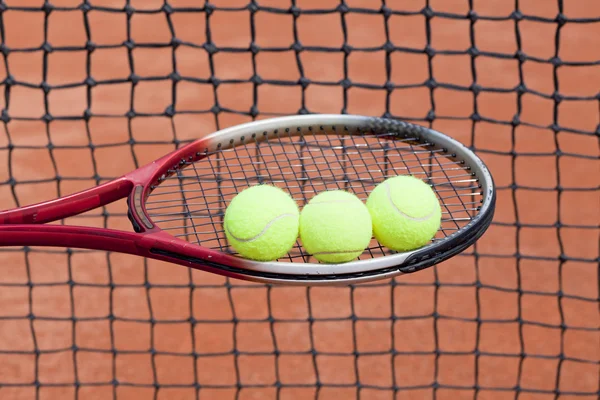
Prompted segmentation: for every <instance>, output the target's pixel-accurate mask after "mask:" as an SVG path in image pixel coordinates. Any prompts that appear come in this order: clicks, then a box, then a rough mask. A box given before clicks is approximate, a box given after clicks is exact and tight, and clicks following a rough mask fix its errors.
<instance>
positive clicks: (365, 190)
mask: <svg viewBox="0 0 600 400" xmlns="http://www.w3.org/2000/svg"><path fill="white" fill-rule="evenodd" d="M173 172H174V173H173V174H172V175H170V176H168V177H166V178H165V179H164V180H162V182H161V183H160V184H159V185H157V186H156V187H154V188H153V191H152V192H151V194H150V196H149V197H148V198H147V199H146V202H145V206H146V210H147V212H148V214H149V216H150V218H151V219H152V220H153V222H154V223H155V224H157V225H158V226H159V227H160V228H161V229H163V230H165V231H167V232H169V233H171V234H172V235H173V236H175V237H178V238H182V239H185V240H187V241H189V242H190V243H194V244H198V245H201V246H204V247H209V248H213V249H217V250H220V251H224V252H229V253H232V250H231V249H230V248H229V246H228V245H227V240H226V237H225V232H224V230H223V218H224V215H225V210H226V208H227V205H228V204H229V202H230V201H231V199H232V198H233V197H234V196H235V195H236V194H237V193H239V192H240V191H242V190H243V189H245V188H247V187H249V186H252V185H256V184H273V185H275V186H278V187H280V188H282V189H284V190H286V191H287V192H288V193H289V194H290V195H291V196H292V198H294V200H296V201H297V203H298V205H299V206H300V207H302V206H304V204H306V203H307V202H308V201H309V200H310V199H311V198H312V197H313V196H314V195H316V194H317V193H320V192H322V191H325V190H334V189H342V190H348V191H351V192H353V193H354V194H356V195H357V196H358V197H359V198H361V199H362V200H366V199H367V197H368V195H369V193H370V192H371V191H372V190H373V189H374V187H375V186H376V185H377V184H379V183H381V182H383V181H384V180H385V179H386V178H389V177H391V176H395V175H403V174H406V175H414V176H417V177H419V178H420V179H423V180H424V181H425V182H427V183H428V184H430V185H431V187H432V188H433V189H434V191H435V193H436V195H437V196H438V200H439V201H440V204H441V206H442V224H441V227H440V229H439V231H438V234H437V235H436V237H435V238H433V239H432V240H433V241H436V240H441V239H444V238H445V237H447V236H449V235H451V234H453V233H455V232H456V231H458V230H460V229H461V228H462V227H464V226H465V225H466V224H468V223H469V222H470V221H471V220H472V218H473V217H474V216H475V215H476V214H477V213H478V211H479V206H480V204H481V201H482V198H483V196H482V193H481V188H480V185H479V182H478V179H477V177H476V176H474V174H473V173H472V172H471V171H470V170H469V168H468V167H467V166H466V165H465V164H464V163H463V162H462V161H461V160H457V159H454V158H449V157H448V155H447V154H446V153H445V151H444V150H443V149H440V148H436V147H435V146H434V145H433V144H432V143H428V142H426V143H417V141H416V139H415V138H406V139H396V138H395V137H394V136H393V135H391V134H378V135H369V134H365V135H360V136H359V135H336V134H327V135H310V134H308V135H306V134H305V135H302V136H292V135H289V134H287V133H284V132H281V134H280V135H279V136H275V137H274V138H270V139H266V140H264V141H260V142H259V141H248V142H246V143H245V144H244V145H241V146H237V147H233V148H228V149H219V150H216V151H213V152H210V153H207V154H206V157H205V158H203V159H201V160H200V161H197V162H189V161H185V162H182V165H181V168H177V169H176V170H175V171H173ZM387 254H390V252H389V250H387V249H385V248H383V247H381V246H380V245H379V244H378V243H377V242H376V241H375V240H373V241H372V243H371V246H369V248H368V249H367V250H366V251H365V252H364V254H363V255H362V256H361V258H372V257H379V256H382V255H387ZM308 260H309V257H308V256H307V255H306V254H305V253H304V252H303V250H302V246H301V243H297V244H296V246H295V247H294V249H293V250H292V251H291V252H290V253H289V254H288V257H287V258H286V261H294V262H306V261H308Z"/></svg>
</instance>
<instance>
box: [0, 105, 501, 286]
mask: <svg viewBox="0 0 600 400" xmlns="http://www.w3.org/2000/svg"><path fill="white" fill-rule="evenodd" d="M282 132H285V134H286V136H287V135H290V136H296V135H301V134H311V135H313V134H327V133H328V132H334V133H336V134H345V135H362V134H363V133H364V132H369V133H392V132H395V133H397V134H398V138H399V139H402V138H413V139H416V141H417V142H420V143H429V144H431V145H432V146H434V147H435V148H438V149H443V151H444V152H445V153H446V154H447V157H448V158H450V159H456V160H461V162H464V163H465V164H466V165H464V167H465V168H466V169H467V170H469V171H471V172H472V174H473V176H474V177H476V178H477V180H478V181H479V183H480V186H481V194H482V197H483V200H482V204H481V206H480V210H479V212H478V213H477V214H476V215H475V216H474V217H473V218H472V219H471V221H469V223H468V224H467V225H466V226H464V227H461V228H460V229H458V230H457V231H455V232H454V233H452V234H450V235H448V236H447V237H445V238H443V239H441V240H437V241H435V242H433V243H431V244H428V245H426V246H424V247H422V248H420V249H417V250H414V251H410V252H404V253H396V254H391V255H386V256H383V257H375V258H371V259H365V260H356V261H351V262H348V263H344V264H320V263H294V262H284V261H274V262H256V261H251V260H246V259H242V258H240V257H237V256H234V255H231V254H227V253H224V252H221V251H218V250H215V249H209V248H206V247H201V246H198V245H194V244H191V243H189V242H187V241H185V240H183V239H179V238H175V237H173V236H171V235H170V234H168V233H166V232H164V231H162V230H161V229H160V228H159V227H158V226H156V225H155V224H154V223H153V222H152V220H151V218H150V217H149V216H148V214H147V212H146V209H145V206H144V201H145V200H146V199H147V198H148V196H149V195H150V192H151V191H152V190H153V187H154V186H155V185H159V184H160V183H161V182H162V181H163V180H165V179H166V178H167V177H168V176H170V175H172V174H174V173H177V171H178V170H179V169H181V168H182V167H185V166H187V165H189V163H193V162H196V161H199V160H201V159H203V158H205V157H209V156H210V155H211V154H212V153H213V152H215V151H220V150H226V149H229V148H233V147H235V146H239V145H244V144H246V143H248V142H249V141H252V143H255V142H260V141H264V140H269V139H272V138H273V137H277V136H278V135H279V134H280V133H282ZM124 198H127V205H128V217H129V219H130V221H131V223H132V225H133V228H134V232H126V231H120V230H114V229H105V228H94V227H82V226H66V225H57V224H47V223H50V222H56V221H59V220H61V219H64V218H67V217H71V216H75V215H78V214H81V213H83V212H86V211H89V210H92V209H95V208H99V207H102V206H106V205H108V204H110V203H113V202H115V201H118V200H122V199H124ZM495 201H496V194H495V190H494V182H493V178H492V176H491V174H490V173H489V171H488V169H487V167H486V166H485V164H484V163H483V162H482V161H481V159H479V158H478V157H477V156H476V155H475V154H474V153H473V152H472V151H471V150H470V149H468V148H467V147H465V146H464V145H462V144H461V143H460V142H458V141H456V140H454V139H452V138H450V137H448V136H446V135H444V134H442V133H440V132H437V131H435V130H432V129H428V128H425V127H422V126H419V125H413V124H410V123H406V122H403V121H396V120H392V119H383V118H374V117H363V116H354V115H319V114H316V115H303V116H291V117H280V118H273V119H268V120H261V121H255V122H250V123H246V124H242V125H237V126H234V127H231V128H227V129H224V130H221V131H219V132H215V133H213V134H211V135H208V136H206V137H204V138H202V139H199V140H197V141H194V142H192V143H190V144H188V145H186V146H184V147H182V148H180V149H177V150H175V151H173V152H171V153H170V154H167V155H165V156H164V157H162V158H160V159H158V160H156V161H154V162H152V163H150V164H147V165H145V166H143V167H141V168H139V169H137V170H135V171H133V172H130V173H128V174H126V175H124V176H122V177H120V178H117V179H115V180H112V181H109V182H106V183H104V184H101V185H98V186H96V187H94V188H91V189H88V190H85V191H82V192H78V193H75V194H72V195H68V196H65V197H62V198H59V199H55V200H50V201H46V202H41V203H38V204H34V205H31V206H27V207H21V208H16V209H12V210H7V211H2V212H0V246H55V247H71V248H84V249H93V250H103V251H113V252H120V253H127V254H133V255H136V256H141V257H148V258H153V259H158V260H162V261H167V262H171V263H175V264H180V265H183V266H187V267H190V268H197V269H201V270H205V271H208V272H212V273H217V274H220V275H225V276H229V277H233V278H240V279H246V280H251V281H257V282H264V283H285V284H303V285H306V284H310V285H319V284H349V283H357V282H364V281H371V280H375V279H382V278H389V277H393V276H396V275H400V274H405V273H412V272H415V271H418V270H421V269H424V268H427V267H430V266H432V265H435V264H438V263H439V262H441V261H444V260H446V259H448V258H450V257H453V256H454V255H456V254H458V253H460V252H462V251H464V250H465V249H466V248H467V247H469V246H470V245H472V244H473V243H474V242H475V241H476V240H477V239H478V238H479V237H481V236H482V235H483V233H484V232H485V231H486V229H487V228H488V226H489V225H490V223H491V220H492V218H493V214H494V206H495Z"/></svg>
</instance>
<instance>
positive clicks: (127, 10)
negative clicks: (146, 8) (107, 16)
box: [123, 3, 135, 17]
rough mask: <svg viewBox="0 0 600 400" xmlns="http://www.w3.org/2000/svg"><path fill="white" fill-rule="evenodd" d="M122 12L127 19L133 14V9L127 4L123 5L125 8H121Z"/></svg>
mask: <svg viewBox="0 0 600 400" xmlns="http://www.w3.org/2000/svg"><path fill="white" fill-rule="evenodd" d="M123 11H125V14H127V16H128V17H131V16H132V15H133V13H135V8H133V6H132V5H131V4H129V3H128V4H126V5H125V7H123Z"/></svg>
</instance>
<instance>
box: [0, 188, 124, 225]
mask: <svg viewBox="0 0 600 400" xmlns="http://www.w3.org/2000/svg"><path fill="white" fill-rule="evenodd" d="M132 187H133V183H132V182H131V181H129V180H128V179H126V178H119V179H116V180H113V181H110V182H107V183H104V184H102V185H98V186H96V187H93V188H91V189H88V190H84V191H82V192H79V193H74V194H72V195H69V196H65V197H61V198H60V199H55V200H50V201H45V202H43V203H38V204H33V205H30V206H26V207H21V208H15V209H12V210H6V211H0V224H43V223H46V222H53V221H58V220H60V219H63V218H67V217H71V216H73V215H77V214H81V213H83V212H86V211H89V210H93V209H94V208H98V207H101V206H104V205H106V204H109V203H112V202H113V201H116V200H120V199H122V198H124V197H127V195H128V194H129V193H130V192H131V189H132Z"/></svg>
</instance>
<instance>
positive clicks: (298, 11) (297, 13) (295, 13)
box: [289, 6, 300, 18]
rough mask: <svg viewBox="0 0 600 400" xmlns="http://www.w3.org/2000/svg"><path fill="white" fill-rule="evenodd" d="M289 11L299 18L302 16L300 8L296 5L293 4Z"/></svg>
mask: <svg viewBox="0 0 600 400" xmlns="http://www.w3.org/2000/svg"><path fill="white" fill-rule="evenodd" d="M289 12H290V14H292V15H293V16H294V17H296V18H298V17H299V16H300V9H299V8H298V7H296V6H291V7H290V8H289Z"/></svg>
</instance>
